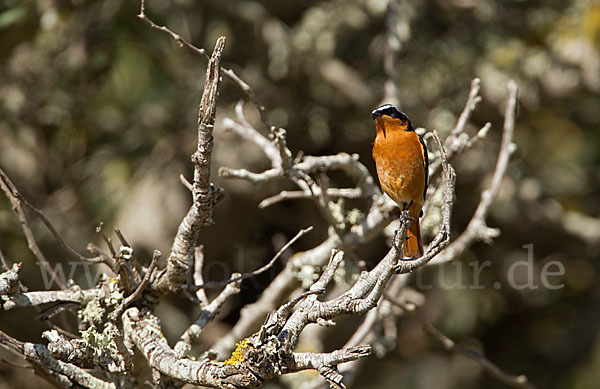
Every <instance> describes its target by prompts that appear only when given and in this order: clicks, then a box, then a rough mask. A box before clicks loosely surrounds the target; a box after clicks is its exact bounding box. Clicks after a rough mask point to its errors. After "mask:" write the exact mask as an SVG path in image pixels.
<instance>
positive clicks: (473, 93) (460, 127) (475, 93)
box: [446, 78, 481, 146]
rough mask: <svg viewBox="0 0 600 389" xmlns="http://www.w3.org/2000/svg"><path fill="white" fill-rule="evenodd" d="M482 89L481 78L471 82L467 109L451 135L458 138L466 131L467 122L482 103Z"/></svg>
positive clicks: (447, 144) (447, 140)
mask: <svg viewBox="0 0 600 389" xmlns="http://www.w3.org/2000/svg"><path fill="white" fill-rule="evenodd" d="M480 88H481V80H480V79H479V78H474V79H473V80H472V81H471V89H470V90H469V97H468V98H467V103H466V104H465V108H464V109H463V111H462V113H461V114H460V116H459V117H458V121H457V122H456V125H455V126H454V128H453V129H452V131H451V132H450V135H452V136H457V135H458V134H460V133H461V132H463V131H464V130H465V126H466V125H467V122H468V121H469V119H470V118H471V115H472V114H473V112H474V111H475V108H477V104H479V103H480V102H481V96H480V95H479V90H480ZM452 140H453V139H452V138H446V142H449V141H452ZM446 146H449V143H446Z"/></svg>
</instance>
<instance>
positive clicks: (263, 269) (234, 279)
mask: <svg viewBox="0 0 600 389" xmlns="http://www.w3.org/2000/svg"><path fill="white" fill-rule="evenodd" d="M312 229H313V227H312V226H311V227H308V228H305V229H302V230H300V231H298V233H297V234H296V236H294V237H293V238H292V239H291V240H290V241H289V242H287V243H286V244H285V245H284V246H283V247H282V248H281V249H280V250H279V251H278V252H277V254H275V256H274V257H273V258H271V260H270V261H269V262H268V263H267V264H265V265H263V266H261V267H260V268H258V269H256V270H254V271H252V272H250V273H244V274H241V275H239V276H237V277H232V278H231V279H229V280H227V281H221V282H207V283H204V284H201V285H194V286H193V287H192V288H191V289H202V288H213V287H216V286H223V285H227V284H230V283H232V282H237V281H242V280H245V279H247V278H251V277H256V276H257V275H259V274H262V273H264V272H266V271H267V270H269V269H270V268H271V267H273V265H274V264H275V262H277V260H278V259H279V257H281V254H283V253H284V252H285V251H286V250H287V249H288V248H290V246H291V245H293V244H294V243H295V242H296V241H297V240H298V239H300V238H301V237H302V236H304V235H305V234H306V233H308V232H310V231H312Z"/></svg>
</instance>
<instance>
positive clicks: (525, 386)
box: [386, 296, 535, 389]
mask: <svg viewBox="0 0 600 389" xmlns="http://www.w3.org/2000/svg"><path fill="white" fill-rule="evenodd" d="M386 299H387V300H388V301H390V302H391V303H392V304H394V305H396V306H398V307H400V308H402V310H403V311H404V312H406V313H408V314H409V315H410V316H411V317H412V318H414V319H416V320H417V321H418V322H419V324H421V327H423V330H425V332H427V333H428V334H429V335H431V336H433V337H434V338H436V339H437V340H439V341H440V342H441V343H442V344H443V345H444V348H445V349H446V350H449V351H453V352H455V353H457V354H461V355H464V356H465V357H467V358H470V359H472V360H474V361H475V362H477V363H478V364H480V365H481V366H482V367H483V368H484V369H485V371H487V372H488V373H489V374H490V375H491V376H492V377H494V378H495V379H497V380H498V381H500V382H502V383H503V384H505V385H508V386H510V387H511V388H519V389H534V388H535V386H534V385H532V384H531V383H530V382H529V380H528V379H527V376H525V375H519V376H515V375H511V374H508V373H506V372H504V371H502V369H500V368H499V367H498V366H496V365H495V364H494V363H493V362H491V361H490V360H489V359H487V358H485V357H484V356H483V355H481V354H479V353H477V352H475V351H473V350H469V349H467V348H464V347H461V346H459V345H457V344H456V342H454V341H453V340H452V339H450V338H449V337H447V336H446V335H444V334H443V333H442V332H440V331H439V330H438V329H437V328H435V327H434V326H433V325H432V324H431V323H430V322H428V321H427V320H425V318H423V317H422V316H421V315H419V313H417V312H416V310H415V308H416V307H415V305H414V304H412V303H410V302H403V301H401V300H399V299H397V298H394V297H391V296H386Z"/></svg>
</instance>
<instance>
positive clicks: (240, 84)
mask: <svg viewBox="0 0 600 389" xmlns="http://www.w3.org/2000/svg"><path fill="white" fill-rule="evenodd" d="M137 17H138V18H140V19H141V20H142V21H143V22H144V23H146V24H147V25H149V26H150V27H151V28H153V29H154V30H157V31H161V32H164V33H166V34H167V35H169V36H170V37H171V38H172V39H174V40H175V41H176V42H177V43H178V44H179V46H180V47H185V48H187V49H188V50H190V51H192V52H193V53H194V54H197V55H199V56H201V57H204V58H206V59H209V56H208V54H207V53H206V50H204V49H201V48H198V47H196V46H194V45H193V44H191V43H189V42H188V41H186V40H185V39H183V38H182V37H181V36H180V35H179V34H176V33H174V32H173V31H171V30H170V29H169V28H167V27H165V26H159V25H157V24H156V23H154V22H153V21H152V20H150V18H148V16H147V15H146V2H145V1H144V0H141V4H140V13H139V14H138V15H137ZM220 72H221V74H224V75H225V76H227V78H229V79H230V80H231V81H233V83H234V84H236V85H237V86H238V87H239V88H240V89H241V90H242V92H244V93H245V94H246V96H248V98H249V99H250V101H252V103H254V105H255V106H256V109H257V110H258V113H259V114H260V118H261V120H262V122H263V123H264V124H265V126H266V127H267V128H268V129H271V128H272V126H271V125H270V124H269V121H268V119H267V112H266V111H267V109H266V108H265V106H264V105H262V103H261V102H260V100H259V99H258V97H257V96H256V94H255V93H254V90H253V89H252V88H251V87H250V85H248V84H247V83H246V82H244V80H242V79H241V78H240V77H239V76H238V75H237V74H235V72H234V71H233V70H231V69H226V68H221V69H220Z"/></svg>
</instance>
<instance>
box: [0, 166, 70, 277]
mask: <svg viewBox="0 0 600 389" xmlns="http://www.w3.org/2000/svg"><path fill="white" fill-rule="evenodd" d="M0 188H1V189H2V191H4V193H5V194H6V197H8V200H9V201H10V203H11V205H12V208H13V210H14V211H15V213H16V214H17V217H18V218H19V221H20V222H21V229H22V230H23V233H24V234H25V238H26V239H27V244H28V246H29V249H30V250H31V252H32V253H33V254H34V255H35V257H36V258H37V259H38V261H39V262H40V263H41V264H42V266H43V267H44V271H46V272H47V273H48V274H53V271H52V265H50V262H49V261H48V259H47V258H46V256H45V255H44V253H43V252H42V250H41V249H40V247H39V246H38V244H37V242H36V240H35V236H34V235H33V231H32V230H31V227H30V225H29V220H28V219H27V215H26V214H25V209H23V201H22V197H21V195H20V194H19V191H18V190H17V188H16V186H15V185H14V184H13V183H12V181H11V180H10V178H9V177H8V175H6V173H4V170H2V169H0ZM56 283H57V284H58V286H59V287H60V288H61V289H66V288H67V285H66V284H65V283H64V282H63V280H61V279H60V278H57V279H56Z"/></svg>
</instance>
